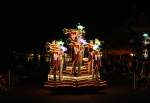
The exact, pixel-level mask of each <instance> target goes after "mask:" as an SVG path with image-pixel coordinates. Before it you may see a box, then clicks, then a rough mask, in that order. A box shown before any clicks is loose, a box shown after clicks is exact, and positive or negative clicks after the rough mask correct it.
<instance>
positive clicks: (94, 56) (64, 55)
mask: <svg viewBox="0 0 150 103" xmlns="http://www.w3.org/2000/svg"><path fill="white" fill-rule="evenodd" d="M63 33H64V36H66V37H67V39H66V40H64V41H63V40H58V41H57V40H53V41H52V42H46V44H45V48H46V53H45V55H47V57H49V58H48V60H49V64H50V67H49V68H50V70H49V73H48V80H47V81H46V82H45V84H44V86H45V87H52V88H53V87H105V86H107V81H105V80H102V79H101V77H100V76H101V74H100V72H99V71H100V69H101V57H102V54H103V52H102V45H101V41H100V40H99V39H98V38H95V39H94V40H88V41H87V40H86V39H85V34H86V33H85V30H84V27H83V26H82V25H80V23H78V25H77V28H76V29H67V28H64V29H63Z"/></svg>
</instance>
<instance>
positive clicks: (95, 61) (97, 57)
mask: <svg viewBox="0 0 150 103" xmlns="http://www.w3.org/2000/svg"><path fill="white" fill-rule="evenodd" d="M100 63H101V56H100V53H99V51H96V50H94V53H93V74H92V78H93V79H94V78H96V79H98V75H99V69H100Z"/></svg>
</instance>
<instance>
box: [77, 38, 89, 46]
mask: <svg viewBox="0 0 150 103" xmlns="http://www.w3.org/2000/svg"><path fill="white" fill-rule="evenodd" d="M78 42H79V43H81V44H83V45H85V44H87V42H86V40H84V39H83V38H82V37H79V38H78Z"/></svg>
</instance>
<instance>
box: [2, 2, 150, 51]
mask: <svg viewBox="0 0 150 103" xmlns="http://www.w3.org/2000/svg"><path fill="white" fill-rule="evenodd" d="M2 14H3V15H2V18H3V19H1V21H2V27H3V31H4V32H2V34H3V38H1V39H2V40H3V41H2V43H1V44H2V46H1V47H4V48H5V49H7V50H8V49H10V50H24V49H25V50H28V49H33V48H37V49H38V48H42V46H43V44H44V43H45V42H46V41H51V40H53V39H59V38H63V37H64V34H63V33H62V29H63V28H64V27H66V28H75V27H76V24H77V23H78V22H80V23H81V24H82V25H83V26H85V30H86V35H87V36H86V37H87V38H94V37H98V38H100V39H102V40H104V41H105V44H106V45H107V46H108V47H114V48H115V47H123V46H121V45H120V44H122V45H127V43H128V41H129V39H130V37H132V34H131V33H130V28H131V27H132V26H133V25H135V24H138V23H139V22H142V23H143V22H144V23H145V22H146V23H148V22H149V21H148V19H146V18H150V15H149V8H148V4H147V3H144V2H143V3H142V2H129V1H127V0H124V1H121V0H120V1H116V2H115V1H111V2H110V1H107V0H105V2H104V1H103V2H102V1H99V2H85V1H84V2H79V1H70V2H69V3H68V4H67V3H66V2H60V1H56V2H55V3H52V2H49V3H45V4H43V3H41V2H34V3H27V2H12V3H5V4H4V7H3V10H2ZM139 18H142V19H140V20H138V19H139ZM137 21H138V22H137ZM149 24H150V23H149ZM120 42H122V43H120Z"/></svg>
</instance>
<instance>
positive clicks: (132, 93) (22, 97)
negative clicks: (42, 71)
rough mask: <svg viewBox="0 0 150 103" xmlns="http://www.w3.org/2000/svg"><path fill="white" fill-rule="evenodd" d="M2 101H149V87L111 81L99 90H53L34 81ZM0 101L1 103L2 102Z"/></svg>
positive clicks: (5, 96) (15, 89)
mask: <svg viewBox="0 0 150 103" xmlns="http://www.w3.org/2000/svg"><path fill="white" fill-rule="evenodd" d="M0 100H1V101H3V102H8V101H9V102H12V101H13V102H19V103H22V102H25V103H27V102H33V103H85V102H86V103H106V102H111V103H112V102H122V103H129V102H130V103H133V102H137V103H146V102H147V103H149V100H150V91H149V89H144V88H138V89H133V85H132V82H119V81H117V82H112V83H109V85H108V87H105V88H103V89H101V90H98V91H95V90H94V89H92V90H78V91H76V92H75V90H74V91H73V90H67V89H66V90H58V91H57V92H53V91H51V90H48V89H45V88H44V87H42V86H39V85H37V84H35V83H32V84H31V83H25V84H22V85H21V86H18V87H14V88H12V89H11V90H10V91H9V92H8V93H5V94H3V95H1V96H0ZM3 102H2V103H3Z"/></svg>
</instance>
